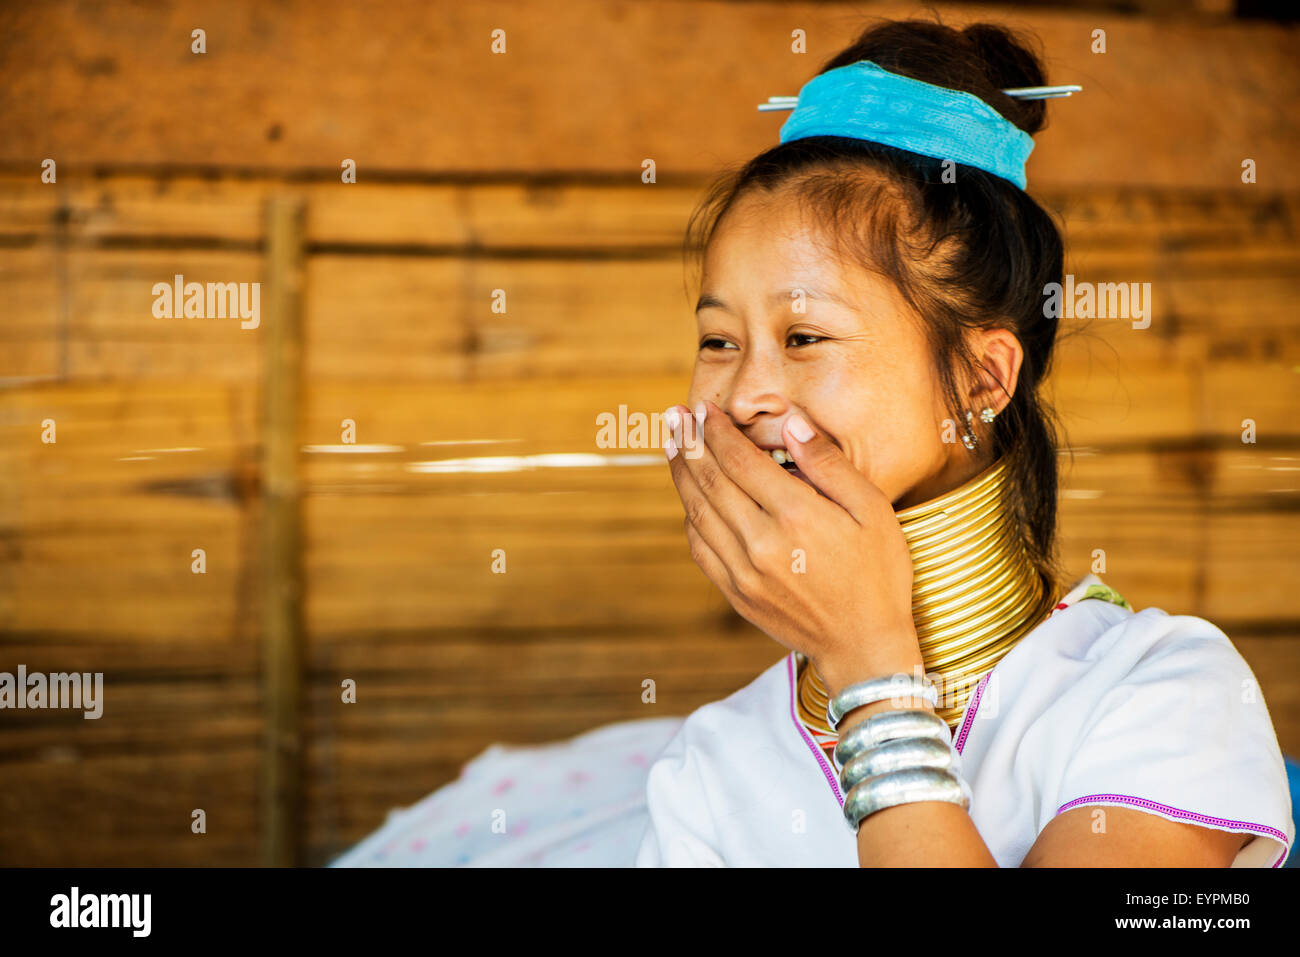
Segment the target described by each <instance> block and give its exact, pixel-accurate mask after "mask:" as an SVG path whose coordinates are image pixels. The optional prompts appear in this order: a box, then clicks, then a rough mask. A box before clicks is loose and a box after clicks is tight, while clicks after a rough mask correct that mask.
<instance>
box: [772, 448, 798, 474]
mask: <svg viewBox="0 0 1300 957" xmlns="http://www.w3.org/2000/svg"><path fill="white" fill-rule="evenodd" d="M768 454H769V455H771V456H772V461H773V462H775V463H776V464H777V465H779V466H781V467H782V468H783V469H785V470H786V471H787V472H797V471H799V466H797V465H795V463H794V456H793V455H791V454H790V453H789V452H788V451H786V450H785V449H771V450H770V451H769V452H768Z"/></svg>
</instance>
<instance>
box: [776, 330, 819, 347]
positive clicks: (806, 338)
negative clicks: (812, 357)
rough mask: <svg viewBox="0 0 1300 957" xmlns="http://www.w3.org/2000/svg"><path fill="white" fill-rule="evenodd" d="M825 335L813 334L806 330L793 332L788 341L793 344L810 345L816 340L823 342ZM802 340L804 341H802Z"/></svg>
mask: <svg viewBox="0 0 1300 957" xmlns="http://www.w3.org/2000/svg"><path fill="white" fill-rule="evenodd" d="M824 338H826V337H825V336H811V335H808V334H807V333H806V332H792V333H791V334H790V338H789V339H787V340H786V341H787V342H789V343H790V345H792V346H810V345H812V344H813V343H814V342H821V341H822V340H823V339H824ZM801 340H802V341H801Z"/></svg>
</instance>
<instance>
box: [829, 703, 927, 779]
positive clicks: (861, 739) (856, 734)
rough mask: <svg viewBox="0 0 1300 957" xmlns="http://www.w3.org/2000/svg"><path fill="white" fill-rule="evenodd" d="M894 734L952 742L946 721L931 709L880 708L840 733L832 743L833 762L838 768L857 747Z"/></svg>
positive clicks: (894, 736) (855, 753) (868, 745)
mask: <svg viewBox="0 0 1300 957" xmlns="http://www.w3.org/2000/svg"><path fill="white" fill-rule="evenodd" d="M894 738H934V739H935V740H937V741H942V742H944V743H945V744H949V743H951V742H952V731H950V730H949V728H948V723H947V722H946V721H944V720H943V718H941V717H939V716H938V715H937V714H935V713H934V712H933V711H921V710H919V709H915V710H908V711H882V712H881V713H880V714H873V715H872V716H871V717H870V718H868V719H867V720H866V721H860V722H859V723H857V724H855V725H854V726H853V727H851V728H849V730H848V731H846V732H844V734H842V735H840V739H839V743H838V744H836V745H835V763H836V764H838V765H839V766H840V767H841V768H842V767H844V765H846V764H848V763H849V762H850V761H852V760H853V758H854V757H855V756H857V754H858V752H859V751H865V750H866V749H867V748H873V747H875V746H876V745H878V744H883V743H884V742H886V741H892V740H893V739H894Z"/></svg>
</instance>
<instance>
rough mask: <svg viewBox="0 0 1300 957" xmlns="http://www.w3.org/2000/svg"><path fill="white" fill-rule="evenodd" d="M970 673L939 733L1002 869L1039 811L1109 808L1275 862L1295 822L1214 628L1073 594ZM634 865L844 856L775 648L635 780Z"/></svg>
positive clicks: (1281, 776)
mask: <svg viewBox="0 0 1300 957" xmlns="http://www.w3.org/2000/svg"><path fill="white" fill-rule="evenodd" d="M1100 583H1101V582H1100V579H1098V578H1097V577H1096V576H1093V575H1089V576H1087V577H1086V578H1084V579H1083V580H1082V581H1081V582H1080V583H1079V584H1078V585H1077V586H1076V587H1075V589H1073V590H1072V591H1071V594H1070V596H1067V598H1066V599H1065V602H1066V603H1067V604H1068V607H1065V608H1063V609H1061V610H1059V611H1057V612H1055V613H1054V614H1052V615H1051V616H1050V617H1049V618H1048V619H1047V620H1046V621H1044V622H1043V623H1042V624H1041V625H1039V626H1038V627H1037V628H1036V629H1034V630H1033V631H1032V632H1030V633H1029V634H1028V635H1027V636H1026V637H1025V638H1023V639H1022V640H1021V641H1020V642H1019V643H1017V644H1016V645H1015V646H1014V647H1013V648H1012V649H1011V651H1009V652H1008V653H1007V654H1006V655H1005V656H1004V657H1003V658H1002V659H1001V661H999V662H998V663H997V665H996V666H995V668H994V669H993V671H991V672H990V673H989V674H988V675H986V676H985V678H984V680H983V681H982V682H981V683H980V686H979V687H978V688H977V690H976V692H975V694H974V695H972V698H971V702H970V704H969V705H968V706H967V709H966V712H965V714H964V715H963V718H962V721H961V723H960V724H959V725H958V726H957V729H956V732H955V734H954V744H955V745H956V747H957V749H958V751H960V753H961V756H962V772H963V774H964V775H965V777H966V779H967V781H968V782H969V783H970V786H971V795H972V796H971V807H970V813H971V816H972V818H973V819H974V822H975V825H976V827H977V829H978V830H979V833H980V835H981V837H983V839H984V842H985V843H986V844H987V845H988V847H989V850H990V851H991V852H992V854H993V857H994V859H995V860H996V861H997V863H998V864H999V865H1000V866H1003V867H1015V866H1018V865H1019V864H1020V862H1021V861H1022V860H1023V859H1024V857H1025V854H1026V853H1027V852H1028V850H1029V848H1030V847H1031V846H1032V845H1033V843H1034V841H1035V840H1036V839H1037V837H1038V835H1039V833H1041V832H1042V830H1043V828H1045V827H1046V826H1047V824H1048V822H1050V821H1051V820H1052V818H1054V817H1055V816H1056V815H1057V814H1060V813H1062V812H1063V811H1067V810H1070V809H1071V808H1075V807H1079V806H1085V805H1086V806H1094V805H1100V806H1104V805H1120V806H1124V807H1130V808H1135V809H1137V810H1140V811H1145V812H1148V813H1152V814H1158V815H1160V816H1162V817H1165V818H1168V819H1170V820H1174V821H1183V822H1188V823H1192V824H1198V825H1201V826H1204V827H1210V828H1215V829H1219V830H1228V831H1237V832H1241V833H1248V834H1252V835H1254V837H1253V839H1252V840H1250V841H1249V842H1247V843H1246V845H1245V846H1244V847H1243V848H1242V849H1241V851H1240V852H1239V853H1238V854H1237V856H1236V859H1235V860H1234V862H1233V866H1237V867H1268V866H1273V867H1276V866H1279V865H1280V864H1281V863H1282V862H1283V861H1284V860H1285V859H1286V855H1287V852H1288V850H1289V848H1290V844H1291V842H1292V840H1293V839H1294V838H1295V825H1294V822H1293V821H1292V818H1291V798H1290V792H1289V790H1288V786H1287V778H1286V770H1285V767H1284V764H1283V761H1282V754H1281V751H1280V749H1279V747H1278V742H1277V736H1276V734H1275V733H1274V730H1273V724H1272V721H1271V719H1270V718H1269V714H1268V710H1267V708H1266V706H1265V704H1264V700H1263V697H1262V695H1261V694H1260V693H1259V688H1258V685H1257V684H1256V682H1255V678H1254V675H1253V674H1252V673H1251V670H1250V667H1249V666H1248V665H1247V664H1246V662H1245V661H1244V660H1243V659H1242V657H1241V655H1240V654H1239V653H1238V652H1237V650H1236V649H1235V648H1234V647H1233V645H1232V643H1231V642H1230V641H1229V640H1228V637H1227V636H1226V635H1225V634H1224V633H1223V632H1222V631H1220V630H1219V629H1218V628H1217V627H1215V626H1214V625H1212V624H1211V623H1209V622H1208V621H1205V620H1204V619H1201V618H1196V617H1192V616H1188V615H1168V614H1166V613H1165V612H1164V611H1162V610H1160V609H1158V608H1148V609H1145V610H1143V611H1140V612H1137V613H1134V612H1132V611H1129V610H1127V609H1125V608H1122V607H1120V606H1119V605H1115V604H1112V603H1109V602H1106V601H1100V600H1096V599H1090V600H1074V601H1073V603H1070V602H1071V598H1075V599H1077V597H1078V595H1079V594H1080V593H1081V591H1082V590H1083V589H1084V588H1086V586H1087V585H1088V584H1100ZM647 804H648V808H649V814H650V824H649V827H648V828H647V830H646V833H645V835H644V837H643V839H642V842H641V846H640V848H639V850H638V853H637V861H636V862H637V864H638V865H642V866H655V865H667V866H678V865H681V866H700V865H704V866H722V865H730V866H839V867H857V866H858V853H857V842H856V839H855V838H854V837H853V835H852V833H851V832H850V831H849V830H848V825H847V822H846V821H845V820H844V817H843V814H842V811H841V807H842V805H843V795H842V794H841V793H840V788H839V783H838V774H837V770H836V769H835V768H834V767H833V766H832V765H831V763H830V762H829V760H828V759H827V758H826V756H825V754H824V752H822V751H821V750H820V748H818V747H817V745H816V744H815V742H814V741H813V739H812V736H811V735H810V734H809V732H808V731H807V729H806V728H804V726H803V725H802V724H801V722H800V721H799V719H798V716H797V711H796V708H795V657H794V655H793V654H790V655H787V656H786V657H785V658H783V659H782V660H781V661H779V662H777V663H776V664H774V665H773V666H772V667H771V668H769V669H768V670H767V671H765V672H764V673H763V674H762V675H760V676H759V677H758V679H757V680H755V681H754V682H753V683H751V684H750V685H748V686H747V687H745V688H742V689H741V690H740V691H738V692H736V693H735V694H733V695H732V696H731V697H729V698H727V699H726V700H724V701H719V702H715V703H713V704H709V705H705V706H704V707H702V708H700V709H699V710H697V711H696V712H694V713H693V714H692V715H691V716H690V717H689V718H687V720H686V722H685V723H684V724H683V726H682V727H681V729H680V730H679V731H678V733H677V734H676V736H675V737H674V738H673V740H672V741H670V742H669V743H668V746H667V747H666V748H665V749H664V751H663V753H662V754H661V755H660V756H659V759H658V760H657V761H656V762H655V763H654V764H653V765H652V766H651V768H650V774H649V781H648V785H647Z"/></svg>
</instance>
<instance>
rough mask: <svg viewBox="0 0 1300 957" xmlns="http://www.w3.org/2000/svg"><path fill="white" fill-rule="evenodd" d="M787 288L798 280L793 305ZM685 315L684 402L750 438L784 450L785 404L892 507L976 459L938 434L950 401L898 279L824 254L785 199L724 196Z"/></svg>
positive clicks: (957, 476) (920, 498)
mask: <svg viewBox="0 0 1300 957" xmlns="http://www.w3.org/2000/svg"><path fill="white" fill-rule="evenodd" d="M792 290H802V291H803V294H804V295H803V298H802V302H803V311H802V312H800V311H798V310H797V309H796V303H797V302H798V301H799V300H797V299H796V297H795V295H794V293H793V292H792ZM696 318H697V324H698V329H699V352H698V354H697V357H696V360H695V371H694V375H693V376H692V380H691V391H690V406H691V408H695V407H696V406H697V404H698V403H700V402H701V401H702V400H704V399H711V400H712V401H713V402H714V403H715V404H717V405H718V407H719V408H721V409H723V410H724V411H725V412H726V413H727V414H728V415H729V416H730V417H731V419H732V421H733V422H734V423H735V424H736V426H737V428H739V429H740V430H741V432H743V433H744V434H745V435H746V436H747V437H748V438H749V439H750V441H752V442H754V444H756V445H758V446H760V447H762V448H766V449H771V448H783V447H784V446H785V440H784V438H783V437H782V427H783V425H784V423H785V420H786V419H787V418H788V417H789V416H790V415H792V414H794V413H796V412H797V413H799V414H801V415H803V416H804V417H805V418H806V419H807V420H808V421H809V422H810V423H811V424H812V425H813V426H814V427H815V428H817V429H819V430H821V431H823V432H825V433H826V434H827V435H828V436H829V437H830V438H831V440H832V441H833V442H834V443H835V444H836V445H838V446H839V447H840V448H841V449H842V450H843V451H844V453H845V455H846V456H847V457H848V459H849V461H851V462H852V463H853V464H854V466H855V467H856V468H857V469H858V470H859V471H861V472H862V474H863V475H865V476H866V477H867V478H868V479H870V480H871V481H872V482H873V483H874V484H875V485H876V486H877V487H878V488H879V489H880V490H881V491H882V492H884V493H885V495H886V496H888V498H889V500H890V501H891V502H892V503H893V504H894V507H895V508H896V509H901V508H906V507H908V506H910V505H915V504H918V503H920V502H924V501H927V500H928V499H931V498H934V497H936V496H938V495H941V494H943V493H944V492H947V491H949V490H951V489H952V488H955V487H957V486H958V485H960V484H961V483H962V482H964V481H966V480H967V479H969V478H970V477H972V476H974V475H975V474H977V473H978V472H979V471H980V470H981V469H982V468H983V467H984V464H986V463H984V462H982V461H978V460H977V457H976V456H975V455H974V454H972V453H971V452H969V451H967V449H966V448H965V447H964V446H963V445H962V444H961V441H960V439H958V440H957V441H956V442H944V441H943V421H944V419H945V418H952V417H953V413H952V412H949V411H946V410H945V409H944V407H943V404H942V401H941V399H940V389H939V382H938V376H937V373H936V371H935V369H934V368H933V363H932V361H931V358H930V353H929V350H928V348H927V345H926V342H925V340H924V338H923V335H922V332H921V330H920V329H919V328H918V327H917V325H916V324H915V322H914V320H912V319H911V318H909V314H908V312H907V310H906V307H905V304H904V302H903V300H902V298H901V296H900V295H899V293H898V291H897V289H896V288H895V287H894V285H893V284H892V283H891V282H889V281H888V280H886V279H883V278H881V277H878V276H874V275H872V274H870V273H867V272H865V271H863V270H860V269H852V268H851V267H844V266H842V265H841V264H840V263H838V262H837V261H836V260H835V259H834V257H832V256H830V255H828V253H827V251H826V250H825V248H824V247H823V246H821V245H819V244H818V242H817V236H816V234H815V233H814V232H812V231H810V229H809V227H808V226H807V225H806V224H805V223H803V222H801V217H799V215H798V213H797V210H796V209H795V208H794V204H793V203H791V202H769V201H764V200H763V199H755V198H753V196H752V194H751V195H750V196H747V197H745V198H742V199H741V200H740V201H739V202H738V203H737V204H735V205H733V207H732V208H731V210H729V211H728V213H727V214H726V216H725V217H724V220H723V222H722V223H720V224H719V227H718V229H717V231H716V232H715V233H714V236H713V239H712V241H711V242H710V244H709V247H708V250H707V254H706V256H705V261H704V270H703V274H702V277H701V284H700V307H699V309H698V310H697V313H696ZM976 422H977V423H978V418H977V419H976ZM964 425H965V423H964V421H962V422H959V423H958V424H957V428H956V433H957V434H958V435H960V432H961V431H962V429H963V428H964ZM952 431H953V430H951V429H950V430H949V434H950V435H951V434H952Z"/></svg>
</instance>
